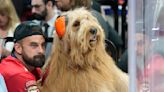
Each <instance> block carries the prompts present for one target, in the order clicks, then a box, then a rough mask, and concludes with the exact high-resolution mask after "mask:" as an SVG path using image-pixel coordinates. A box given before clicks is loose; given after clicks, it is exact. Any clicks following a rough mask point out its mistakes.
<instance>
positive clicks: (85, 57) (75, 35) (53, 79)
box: [41, 8, 128, 92]
mask: <svg viewBox="0 0 164 92" xmlns="http://www.w3.org/2000/svg"><path fill="white" fill-rule="evenodd" d="M58 23H59V24H58ZM55 28H56V33H57V34H56V35H55V38H54V44H53V51H52V53H51V56H50V57H49V59H48V62H50V63H49V67H48V75H47V77H46V79H45V81H44V83H43V85H42V87H41V92H128V76H127V75H126V74H125V73H123V72H122V71H121V70H120V69H119V68H117V66H116V65H115V62H114V61H113V59H112V58H111V56H109V55H108V54H107V52H106V50H105V43H104V40H105V37H104V36H105V35H104V31H103V29H102V28H101V26H100V24H99V23H98V21H97V19H96V18H95V17H93V15H92V14H91V13H90V12H89V11H88V10H86V9H85V8H78V9H75V10H72V11H68V12H66V13H64V14H63V16H60V17H59V18H58V19H57V20H56V23H55Z"/></svg>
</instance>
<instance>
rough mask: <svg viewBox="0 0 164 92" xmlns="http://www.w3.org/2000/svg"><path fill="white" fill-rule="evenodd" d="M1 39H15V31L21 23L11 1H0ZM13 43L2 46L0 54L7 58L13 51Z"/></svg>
mask: <svg viewBox="0 0 164 92" xmlns="http://www.w3.org/2000/svg"><path fill="white" fill-rule="evenodd" d="M0 3H1V5H0V39H3V40H5V38H6V37H13V33H14V29H15V27H16V26H17V25H18V23H19V18H18V16H17V14H16V11H15V8H14V6H13V4H12V2H11V0H0ZM13 45H14V43H13V42H8V43H6V44H5V46H0V54H1V55H2V57H6V56H7V55H9V54H10V52H11V51H12V49H13Z"/></svg>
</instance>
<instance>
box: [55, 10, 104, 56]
mask: <svg viewBox="0 0 164 92" xmlns="http://www.w3.org/2000/svg"><path fill="white" fill-rule="evenodd" d="M55 28H56V32H57V34H58V37H59V40H61V41H63V42H64V43H63V46H68V47H66V48H67V49H70V50H72V49H76V50H77V49H78V51H79V52H81V53H86V52H88V51H91V50H93V49H95V48H97V46H98V45H99V44H101V42H103V40H104V33H103V30H102V28H101V27H100V25H99V23H98V21H97V20H96V18H95V17H94V16H92V14H91V13H90V12H89V11H87V10H85V9H84V8H80V9H76V10H73V11H69V12H67V13H65V14H64V15H63V16H60V17H58V18H57V20H56V22H55Z"/></svg>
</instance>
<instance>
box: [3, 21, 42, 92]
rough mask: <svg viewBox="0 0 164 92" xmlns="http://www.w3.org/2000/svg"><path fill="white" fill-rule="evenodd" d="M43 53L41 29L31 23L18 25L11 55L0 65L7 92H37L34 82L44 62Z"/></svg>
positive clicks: (38, 76)
mask: <svg viewBox="0 0 164 92" xmlns="http://www.w3.org/2000/svg"><path fill="white" fill-rule="evenodd" d="M44 52H45V36H44V34H43V33H42V29H41V27H40V26H39V25H37V24H36V23H35V22H32V21H26V22H23V23H21V24H20V25H18V26H17V28H16V29H15V33H14V49H13V51H12V54H11V55H10V56H8V57H7V58H4V59H3V60H2V62H1V64H0V73H1V74H2V76H3V77H4V79H5V83H6V86H7V89H8V92H31V91H33V92H38V88H37V85H36V80H38V79H39V78H40V73H41V70H40V67H42V66H43V65H44V62H45V55H44ZM30 90H31V91H30Z"/></svg>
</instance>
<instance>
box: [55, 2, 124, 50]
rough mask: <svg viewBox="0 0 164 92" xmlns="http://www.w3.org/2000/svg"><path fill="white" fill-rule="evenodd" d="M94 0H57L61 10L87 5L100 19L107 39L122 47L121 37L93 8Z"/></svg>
mask: <svg viewBox="0 0 164 92" xmlns="http://www.w3.org/2000/svg"><path fill="white" fill-rule="evenodd" d="M91 2H92V0H57V1H56V5H57V8H58V9H60V10H61V11H68V10H73V9H75V8H79V7H86V8H87V9H88V10H90V11H91V12H92V14H93V16H95V17H96V18H97V20H98V21H99V23H100V25H101V26H102V28H103V29H104V31H105V36H106V39H108V40H111V41H112V42H113V43H114V44H115V45H116V47H120V48H121V46H122V45H123V42H122V39H121V37H120V36H119V35H118V33H117V32H116V31H115V30H114V29H113V28H112V27H111V26H110V25H109V24H108V23H107V21H105V20H104V18H103V17H102V16H101V14H100V13H99V12H98V11H96V10H93V9H92V8H91V4H92V3H91Z"/></svg>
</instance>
